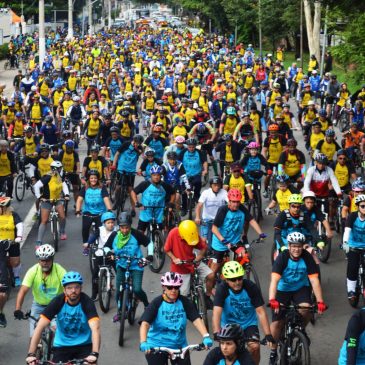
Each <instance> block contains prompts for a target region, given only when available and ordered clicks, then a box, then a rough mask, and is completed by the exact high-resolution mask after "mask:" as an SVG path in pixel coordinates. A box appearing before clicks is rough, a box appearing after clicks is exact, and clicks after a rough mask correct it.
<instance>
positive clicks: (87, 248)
mask: <svg viewBox="0 0 365 365" xmlns="http://www.w3.org/2000/svg"><path fill="white" fill-rule="evenodd" d="M89 252H90V249H89V247H85V248H84V249H83V250H82V254H83V255H84V256H89Z"/></svg>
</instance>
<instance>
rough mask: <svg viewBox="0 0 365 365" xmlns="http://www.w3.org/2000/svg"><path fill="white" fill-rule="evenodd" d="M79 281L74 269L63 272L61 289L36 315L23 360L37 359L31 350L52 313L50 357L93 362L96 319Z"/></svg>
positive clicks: (97, 340) (97, 341)
mask: <svg viewBox="0 0 365 365" xmlns="http://www.w3.org/2000/svg"><path fill="white" fill-rule="evenodd" d="M83 282H84V280H83V278H82V276H81V275H80V274H79V273H78V272H75V271H69V272H67V273H66V274H65V275H64V276H63V278H62V281H61V284H62V286H63V293H62V294H60V295H58V296H56V297H55V298H54V299H53V300H52V301H51V302H50V303H49V304H48V305H47V307H46V308H45V309H44V311H43V312H42V314H41V315H40V319H39V321H38V324H37V327H36V329H35V330H34V334H33V337H32V339H31V341H30V345H29V350H28V355H27V358H26V362H27V364H30V365H35V364H36V363H37V358H36V354H35V353H36V350H37V346H38V344H39V341H40V339H41V336H42V332H43V330H44V329H45V328H46V327H47V326H48V325H49V323H50V322H51V321H52V319H53V318H55V317H56V316H57V317H56V325H57V328H56V333H55V338H54V342H53V357H52V361H54V362H65V361H69V360H70V359H75V358H76V359H80V358H84V359H85V361H86V362H87V363H96V361H97V359H98V357H99V349H100V340H101V338H100V337H101V336H100V321H99V316H98V313H97V311H96V308H95V305H94V303H93V301H92V300H91V299H90V298H89V297H88V296H87V295H86V294H85V293H83V292H82V284H83Z"/></svg>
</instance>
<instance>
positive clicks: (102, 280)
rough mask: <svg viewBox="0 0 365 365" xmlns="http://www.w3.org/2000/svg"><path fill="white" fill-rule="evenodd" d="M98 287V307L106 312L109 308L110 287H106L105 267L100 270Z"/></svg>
mask: <svg viewBox="0 0 365 365" xmlns="http://www.w3.org/2000/svg"><path fill="white" fill-rule="evenodd" d="M98 287H99V288H98V292H99V304H100V309H101V310H102V311H103V312H104V313H108V312H109V308H110V298H111V296H112V292H111V290H110V287H108V275H107V272H106V270H105V269H104V270H100V273H99V280H98Z"/></svg>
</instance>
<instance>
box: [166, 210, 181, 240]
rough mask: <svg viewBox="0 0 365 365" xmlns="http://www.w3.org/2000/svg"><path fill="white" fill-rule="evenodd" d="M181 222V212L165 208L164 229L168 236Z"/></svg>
mask: <svg viewBox="0 0 365 365" xmlns="http://www.w3.org/2000/svg"><path fill="white" fill-rule="evenodd" d="M180 222H181V218H180V214H179V213H178V212H176V210H175V209H170V208H166V209H165V221H164V230H165V235H166V236H167V235H168V234H169V232H170V231H171V230H172V229H173V228H175V227H177V226H178V225H179V223H180Z"/></svg>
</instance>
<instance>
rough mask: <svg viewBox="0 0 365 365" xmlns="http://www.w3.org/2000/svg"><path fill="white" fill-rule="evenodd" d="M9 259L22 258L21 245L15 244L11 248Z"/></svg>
mask: <svg viewBox="0 0 365 365" xmlns="http://www.w3.org/2000/svg"><path fill="white" fill-rule="evenodd" d="M8 252H9V257H19V256H20V243H19V242H13V243H12V244H11V245H10V247H9V250H8Z"/></svg>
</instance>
